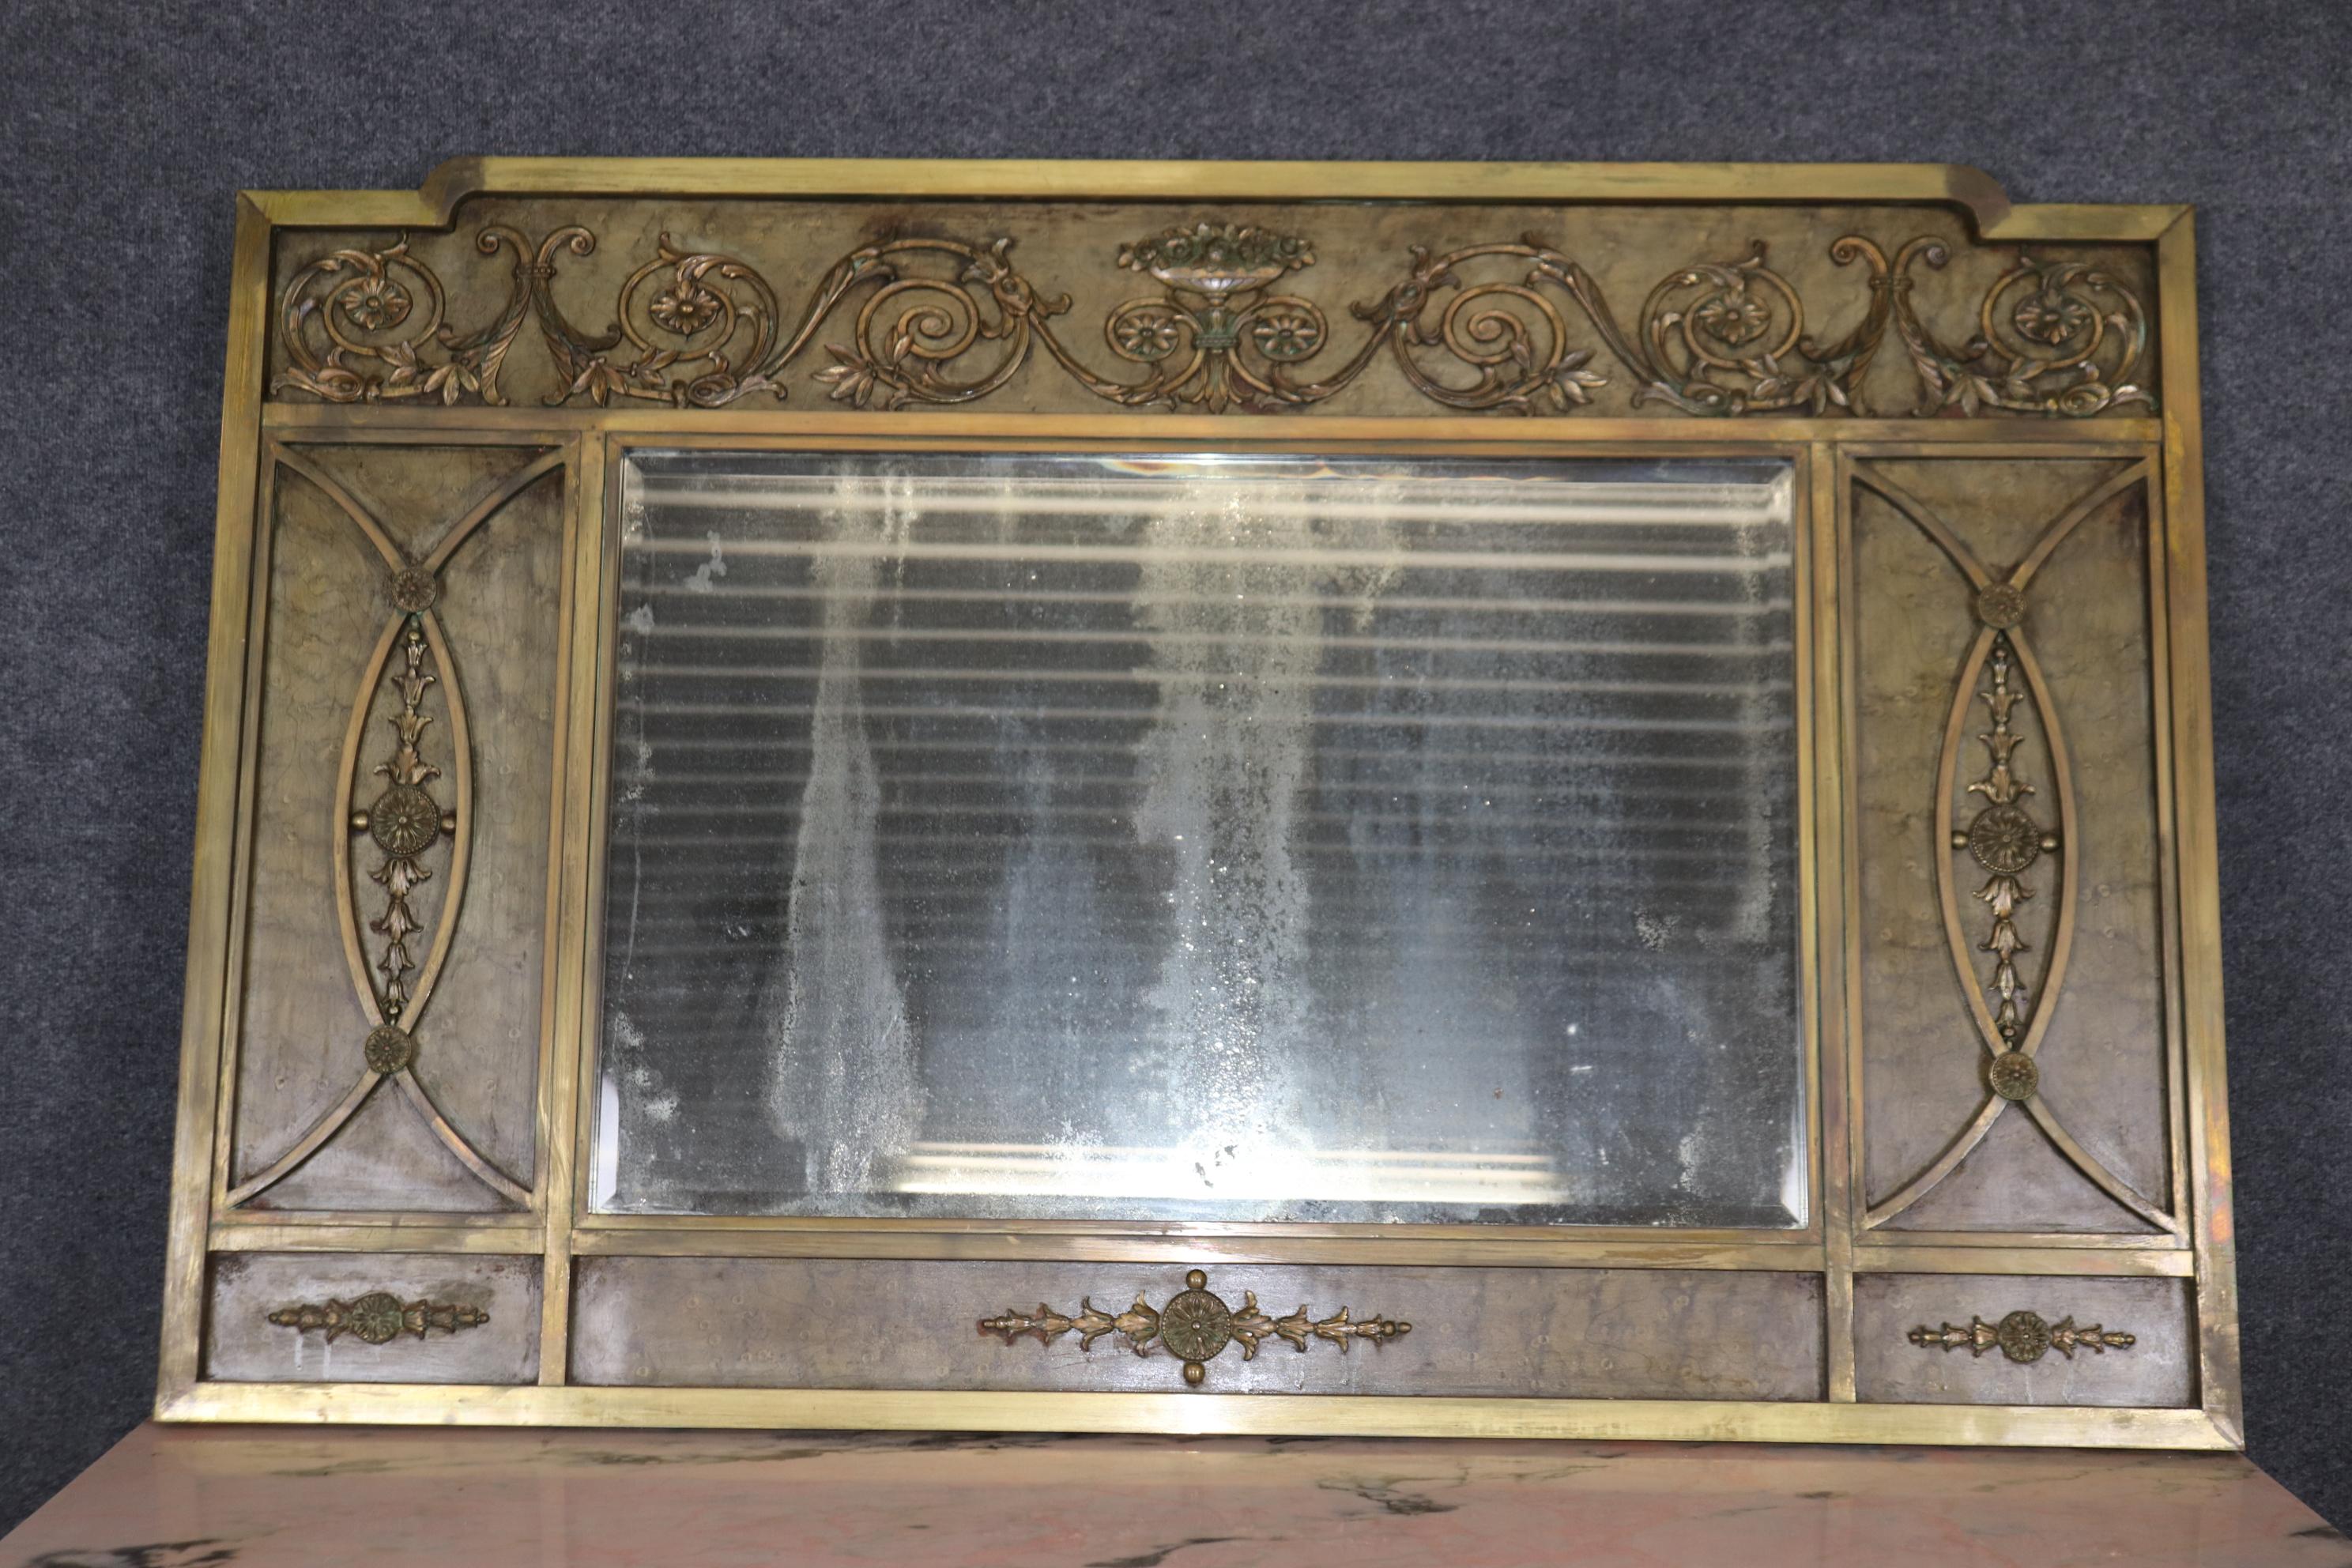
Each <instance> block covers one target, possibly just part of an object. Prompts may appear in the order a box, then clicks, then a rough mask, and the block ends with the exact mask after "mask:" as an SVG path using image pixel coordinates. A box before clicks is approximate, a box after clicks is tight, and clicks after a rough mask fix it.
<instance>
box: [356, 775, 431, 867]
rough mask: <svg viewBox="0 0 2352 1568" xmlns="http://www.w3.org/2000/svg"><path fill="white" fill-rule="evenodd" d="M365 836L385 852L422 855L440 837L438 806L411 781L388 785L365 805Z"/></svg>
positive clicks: (389, 853) (388, 853)
mask: <svg viewBox="0 0 2352 1568" xmlns="http://www.w3.org/2000/svg"><path fill="white" fill-rule="evenodd" d="M367 817H368V822H367V831H368V837H371V838H373V839H374V840H375V842H376V847H377V848H379V849H381V850H383V852H384V853H385V854H387V855H422V854H424V853H425V851H426V850H427V849H430V848H432V847H433V841H434V840H435V839H436V838H438V837H441V808H440V806H438V805H436V804H435V803H434V800H433V797H432V796H431V795H426V794H425V792H424V791H423V790H421V789H419V788H417V787H416V786H415V784H393V785H390V786H388V787H387V788H386V789H385V790H384V792H383V794H382V795H378V796H376V797H375V804H374V805H372V806H370V807H368V813H367Z"/></svg>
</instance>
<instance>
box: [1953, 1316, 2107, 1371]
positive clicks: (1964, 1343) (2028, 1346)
mask: <svg viewBox="0 0 2352 1568" xmlns="http://www.w3.org/2000/svg"><path fill="white" fill-rule="evenodd" d="M1908 1337H1909V1339H1910V1341H1911V1342H1912V1343H1913V1344H1915V1345H1917V1346H1918V1347H1919V1348H1920V1349H1921V1350H1941V1351H1958V1350H1965V1351H1967V1352H1969V1355H1970V1357H1976V1356H1981V1355H1983V1354H1984V1353H1985V1352H1987V1351H1994V1350H1997V1351H1999V1352H2000V1353H2001V1354H2003V1355H2005V1356H2007V1357H2008V1358H2009V1359H2010V1360H2011V1361H2013V1362H2016V1363H2020V1364H2021V1365H2031V1364H2032V1363H2035V1362H2037V1361H2040V1360H2041V1359H2042V1357H2043V1356H2045V1355H2047V1354H2049V1353H2050V1352H2052V1351H2056V1352H2058V1353H2059V1354H2060V1355H2063V1356H2064V1357H2065V1358H2066V1359H2067V1360H2069V1361H2072V1360H2074V1352H2076V1351H2078V1350H2087V1351H2089V1352H2091V1353H2092V1354H2094V1355H2105V1354H2106V1353H2107V1352H2109V1351H2111V1350H2118V1351H2120V1350H2129V1349H2130V1348H2131V1347H2132V1346H2133V1345H2134V1344H2137V1342H2138V1340H2137V1336H2135V1335H2132V1334H2127V1333H2125V1332H2123V1331H2121V1330H2113V1331H2110V1330H2108V1329H2105V1328H2103V1327H2101V1326H2100V1325H2099V1324H2097V1323H2088V1324H2085V1325H2084V1326H2083V1327H2081V1328H2077V1327H2075V1326H2074V1319H2072V1318H2062V1319H2060V1320H2059V1321H2057V1322H2055V1323H2052V1322H2050V1321H2048V1320H2046V1319H2044V1318H2043V1317H2042V1314H2041V1313H2039V1312H2029V1311H2024V1310H2019V1311H2015V1312H2011V1313H2010V1314H2009V1316H2007V1317H2005V1318H2003V1319H2002V1320H2001V1321H2000V1322H1998V1323H1988V1322H1986V1321H1984V1320H1983V1319H1982V1318H1973V1317H1972V1318H1970V1319H1969V1325H1968V1327H1966V1328H1960V1327H1958V1326H1956V1325H1954V1324H1951V1323H1946V1324H1944V1325H1943V1326H1942V1327H1941V1328H1935V1329H1931V1328H1928V1327H1927V1325H1925V1324H1924V1323H1923V1324H1921V1325H1920V1326H1919V1327H1918V1328H1916V1329H1914V1330H1912V1331H1911V1332H1910V1334H1909V1336H1908Z"/></svg>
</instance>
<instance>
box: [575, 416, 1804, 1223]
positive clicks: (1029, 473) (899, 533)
mask: <svg viewBox="0 0 2352 1568" xmlns="http://www.w3.org/2000/svg"><path fill="white" fill-rule="evenodd" d="M625 463H626V467H625V469H624V470H623V477H622V492H621V494H622V503H621V515H622V519H623V521H622V532H621V587H620V608H621V616H620V626H621V632H620V643H619V647H618V650H617V654H616V665H617V668H618V683H617V690H616V698H615V703H614V727H613V746H614V761H613V784H612V789H613V811H612V818H611V828H610V834H611V837H610V840H609V844H608V847H607V851H606V861H605V865H606V879H605V886H604V909H605V940H604V1050H603V1055H602V1058H601V1060H600V1074H599V1079H598V1082H597V1087H596V1093H597V1097H598V1110H597V1132H596V1142H595V1150H596V1152H595V1165H594V1175H593V1181H592V1184H591V1191H592V1193H593V1195H594V1202H595V1205H596V1206H597V1207H598V1208H599V1209H601V1210H606V1211H610V1212H615V1213H626V1214H808V1215H872V1216H881V1215H937V1216H941V1217H948V1218H992V1217H999V1216H1002V1217H1004V1218H1008V1219H1038V1218H1119V1219H1156V1218H1182V1219H1204V1220H1215V1219H1242V1220H1364V1221H1379V1222H1384V1223H1390V1224H1396V1223H1427V1222H1433V1221H1437V1222H1454V1223H1475V1222H1481V1221H1484V1222H1490V1223H1525V1224H1544V1223H1557V1222H1562V1221H1567V1222H1584V1223H1595V1224H1628V1225H1651V1226H1658V1225H1684V1226H1792V1225H1802V1224H1803V1223H1804V1218H1805V1202H1804V1195H1805V1174H1804V1158H1803V1156H1804V1127H1803V1115H1802V1106H1803V1085H1802V1081H1801V1068H1802V1065H1803V1063H1802V1055H1801V1044H1800V1038H1799V1034H1798V1021H1797V1004H1796V958H1797V954H1796V935H1797V922H1796V916H1795V908H1796V725H1795V720H1794V714H1793V685H1794V680H1793V673H1794V668H1795V652H1794V643H1793V641H1792V613H1791V605H1790V546H1791V522H1792V519H1791V515H1790V469H1789V467H1788V465H1787V464H1785V463H1749V464H1731V463H1723V462H1707V461H1686V462H1682V463H1666V464H1642V465H1633V464H1625V463H1613V464H1612V463H1608V462H1584V463H1557V462H1554V463H1537V464H1527V463H1519V464H1516V465H1515V464H1512V463H1508V462H1496V463H1490V464H1486V465H1482V466H1475V467H1474V466H1469V465H1464V464H1461V463H1458V462H1447V461H1444V460H1439V459H1433V460H1422V461H1412V460H1404V459H1369V458H1348V459H1336V460H1318V459H1301V458H1266V457H1255V458H1228V457H1191V456H1187V457H1171V458H1127V457H1122V458H1076V459H1073V458H1039V457H1032V456H1025V455H1024V456H1010V457H997V458H986V457H977V458H975V457H964V456H949V457H925V458H885V459H876V458H866V457H840V456H836V457H829V458H816V459H811V458H797V457H790V456H784V457H768V456H764V455H761V454H742V453H726V452H708V451H706V452H662V451H652V452H646V453H644V454H642V455H633V456H632V457H630V458H627V459H625Z"/></svg>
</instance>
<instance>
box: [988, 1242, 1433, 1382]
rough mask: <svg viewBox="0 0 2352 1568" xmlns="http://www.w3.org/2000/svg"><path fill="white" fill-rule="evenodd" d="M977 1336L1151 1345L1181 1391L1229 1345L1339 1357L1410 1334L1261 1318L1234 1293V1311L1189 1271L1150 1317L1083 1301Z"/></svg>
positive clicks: (1335, 1317) (1145, 1311) (995, 1322)
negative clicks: (1177, 1374) (1179, 1373)
mask: <svg viewBox="0 0 2352 1568" xmlns="http://www.w3.org/2000/svg"><path fill="white" fill-rule="evenodd" d="M980 1331H981V1332H982V1333H984V1334H993V1335H995V1336H996V1337H997V1338H998V1339H1001V1340H1003V1342H1005V1343H1006V1344H1008V1345H1009V1344H1011V1343H1012V1342H1013V1341H1014V1340H1017V1339H1019V1338H1020V1337H1021V1336H1022V1335H1024V1334H1034V1335H1035V1336H1036V1337H1037V1342H1038V1343H1039V1344H1052V1343H1053V1342H1055V1340H1057V1339H1059V1338H1061V1337H1062V1336H1063V1335H1064V1334H1066V1333H1069V1332H1071V1331H1076V1333H1077V1336H1078V1344H1079V1348H1081V1349H1083V1350H1092V1349H1093V1348H1094V1343H1095V1342H1096V1341H1097V1340H1098V1339H1100V1338H1102V1337H1103V1336H1104V1335H1105V1334H1110V1333H1116V1334H1118V1335H1119V1336H1120V1337H1121V1338H1123V1339H1125V1340H1126V1341H1127V1342H1128V1346H1129V1349H1131V1350H1133V1351H1134V1352H1135V1353H1136V1354H1137V1355H1139V1356H1140V1355H1150V1353H1151V1347H1152V1345H1153V1343H1154V1342H1158V1343H1159V1344H1160V1345H1161V1346H1162V1347H1163V1348H1165V1349H1166V1350H1167V1351H1168V1352H1169V1353H1170V1354H1171V1355H1173V1356H1175V1357H1177V1358H1178V1359H1179V1360H1181V1362H1182V1363H1184V1382H1185V1384H1187V1385H1188V1386H1190V1387H1192V1388H1198V1387H1200V1386H1201V1384H1202V1380H1203V1379H1204V1378H1205V1377H1207V1375H1208V1365H1207V1363H1209V1362H1211V1361H1213V1360H1214V1359H1215V1358H1216V1356H1217V1355H1218V1353H1219V1352H1222V1351H1223V1349H1224V1348H1225V1347H1226V1346H1227V1345H1229V1344H1233V1343H1234V1342H1239V1343H1240V1345H1241V1347H1242V1359H1243V1360H1244V1361H1253V1360H1255V1359H1256V1356H1257V1352H1258V1347H1259V1346H1260V1345H1261V1344H1263V1343H1264V1342H1265V1341H1267V1340H1269V1339H1282V1340H1287V1341H1289V1342H1290V1346H1291V1348H1292V1349H1293V1350H1297V1351H1300V1352H1304V1351H1305V1350H1306V1349H1307V1342H1308V1341H1310V1340H1325V1341H1328V1342H1330V1343H1332V1344H1335V1345H1338V1346H1339V1348H1340V1349H1341V1350H1342V1351H1345V1350H1346V1349H1347V1348H1348V1345H1349V1342H1350V1341H1353V1340H1370V1341H1371V1342H1373V1343H1374V1344H1376V1345H1377V1344H1385V1343H1387V1342H1389V1341H1391V1340H1393V1339H1399V1338H1402V1336H1404V1335H1406V1334H1409V1333H1411V1332H1412V1324H1411V1323H1407V1322H1400V1321H1395V1320H1393V1319H1390V1318H1378V1317H1374V1318H1363V1319H1354V1318H1350V1317H1349V1313H1348V1309H1347V1308H1345V1307H1342V1308H1340V1309H1339V1310H1338V1311H1337V1312H1334V1313H1333V1314H1331V1316H1329V1317H1328V1318H1325V1319H1322V1320H1321V1321H1314V1320H1311V1319H1309V1318H1308V1317H1307V1309H1306V1308H1305V1307H1304V1306H1302V1307H1300V1308H1299V1309H1298V1310H1297V1311H1295V1312H1292V1313H1290V1314H1289V1315H1288V1316H1287V1317H1281V1318H1269V1317H1267V1316H1266V1315H1265V1313H1264V1312H1262V1311H1260V1310H1258V1304H1257V1293H1256V1292H1255V1291H1253V1290H1244V1291H1243V1292H1242V1304H1241V1308H1240V1310H1234V1309H1233V1308H1231V1307H1228V1306H1227V1305H1225V1303H1224V1301H1223V1299H1222V1298H1220V1297H1217V1296H1214V1295H1212V1294H1211V1293H1210V1291H1209V1277H1208V1276H1207V1275H1206V1274H1204V1273H1202V1271H1201V1270H1200V1269H1198V1268H1195V1269H1193V1270H1192V1272H1191V1273H1189V1274H1187V1275H1185V1276H1184V1289H1182V1290H1181V1292H1179V1293H1178V1294H1177V1295H1175V1296H1172V1297H1171V1298H1170V1299H1169V1301H1168V1305H1167V1306H1166V1307H1165V1308H1162V1309H1160V1310H1156V1311H1155V1310H1153V1309H1152V1308H1151V1306H1150V1304H1149V1303H1147V1302H1146V1301H1145V1300H1144V1299H1143V1296H1142V1295H1141V1294H1140V1293H1139V1294H1138V1295H1137V1296H1136V1298H1135V1305H1133V1306H1132V1307H1129V1309H1128V1310H1126V1311H1124V1312H1121V1313H1119V1314H1118V1316H1116V1317H1113V1316H1112V1315H1111V1314H1109V1313H1108V1312H1105V1311H1103V1310H1100V1309H1099V1308H1097V1306H1096V1305H1095V1304H1094V1300H1093V1299H1092V1298H1091V1297H1084V1298H1081V1299H1080V1300H1079V1302H1078V1310H1077V1311H1076V1314H1071V1313H1066V1312H1056V1311H1055V1310H1053V1309H1052V1308H1050V1307H1047V1306H1045V1305H1044V1304H1043V1303H1042V1302H1041V1303H1040V1304H1039V1305H1038V1307H1037V1309H1036V1310H1034V1311H1030V1312H1023V1311H1017V1310H1007V1311H1005V1312H1003V1313H1002V1314H1000V1315H998V1316H996V1317H993V1318H982V1319H981V1320H980Z"/></svg>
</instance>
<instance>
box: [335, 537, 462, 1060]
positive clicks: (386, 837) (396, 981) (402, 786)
mask: <svg viewBox="0 0 2352 1568" xmlns="http://www.w3.org/2000/svg"><path fill="white" fill-rule="evenodd" d="M400 575H402V576H405V575H407V574H406V573H403V574H400ZM398 580H399V579H398V577H395V578H394V582H395V583H397V582H398ZM429 651H430V650H429V648H428V647H427V645H426V643H425V629H424V625H423V622H422V621H421V620H420V619H419V617H418V616H416V615H414V614H412V615H410V616H409V617H408V621H407V625H406V626H404V627H403V628H402V634H401V640H400V659H401V668H400V670H399V672H398V673H396V674H394V676H393V678H392V682H393V687H394V689H395V690H397V691H398V692H399V693H400V711H399V712H397V713H394V715H392V718H391V724H392V727H393V732H394V734H395V735H396V736H397V737H398V743H397V744H396V745H395V746H394V748H393V753H392V757H391V760H390V761H388V762H383V763H378V764H377V765H376V770H375V771H376V773H377V774H378V776H380V777H381V778H383V780H384V788H383V794H381V795H377V796H376V797H375V803H374V804H373V805H370V806H369V807H368V808H367V809H366V810H364V811H355V812H353V813H352V832H354V833H364V834H366V835H367V836H368V837H370V838H373V840H375V846H376V847H377V848H378V849H381V850H382V851H383V862H382V863H381V864H380V865H378V866H377V867H376V868H375V869H373V871H370V872H369V873H368V878H369V879H370V880H372V881H373V882H375V883H377V884H378V885H380V886H381V887H382V888H383V892H384V906H383V914H381V915H379V916H378V917H376V918H375V919H374V920H372V921H369V922H368V930H370V931H373V932H375V933H376V934H377V935H378V936H381V937H383V939H384V947H383V955H382V956H381V957H379V958H378V959H377V960H376V963H375V968H376V970H377V972H378V973H381V974H383V993H382V994H381V995H380V997H379V998H378V1000H379V1002H380V1004H381V1005H382V1007H383V1016H385V1017H386V1018H388V1019H397V1018H398V1017H399V1016H401V1013H402V1011H403V1010H404V1008H406V1006H407V1005H408V975H409V972H410V971H412V970H414V969H415V967H416V958H415V954H413V953H411V952H409V951H408V942H409V939H410V938H411V937H413V936H415V935H416V934H417V931H418V929H419V928H418V924H417V920H416V915H415V910H412V909H411V908H410V907H409V903H408V896H409V894H410V893H411V892H413V891H415V888H416V886H417V884H418V883H420V882H424V881H427V880H429V879H431V878H432V876H433V873H432V871H431V869H430V868H427V867H425V865H424V864H423V863H422V862H420V860H419V859H418V857H419V856H421V855H423V854H424V853H425V851H426V850H427V849H430V848H431V847H433V846H434V843H435V842H436V840H438V839H439V838H440V837H441V836H442V835H443V834H444V833H448V832H453V831H455V829H456V827H457V818H456V816H455V815H454V814H453V813H447V812H444V811H443V810H442V809H441V803H440V802H438V801H436V800H435V799H434V798H433V795H432V792H431V791H430V790H428V789H427V788H426V787H425V786H426V785H427V784H431V783H432V782H433V781H434V780H435V779H436V778H439V777H440V776H441V770H440V769H439V768H438V767H437V766H436V765H435V764H433V763H428V762H426V761H425V754H424V743H425V731H426V730H427V729H428V728H430V727H431V725H432V723H433V717H432V715H431V714H429V713H426V712H425V710H424V708H425V692H426V691H427V690H429V689H431V688H433V687H434V686H436V685H438V684H439V683H440V678H439V677H438V676H436V675H435V674H433V673H432V672H430V671H428V670H427V669H426V668H425V658H426V656H427V654H428V652H429Z"/></svg>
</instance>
